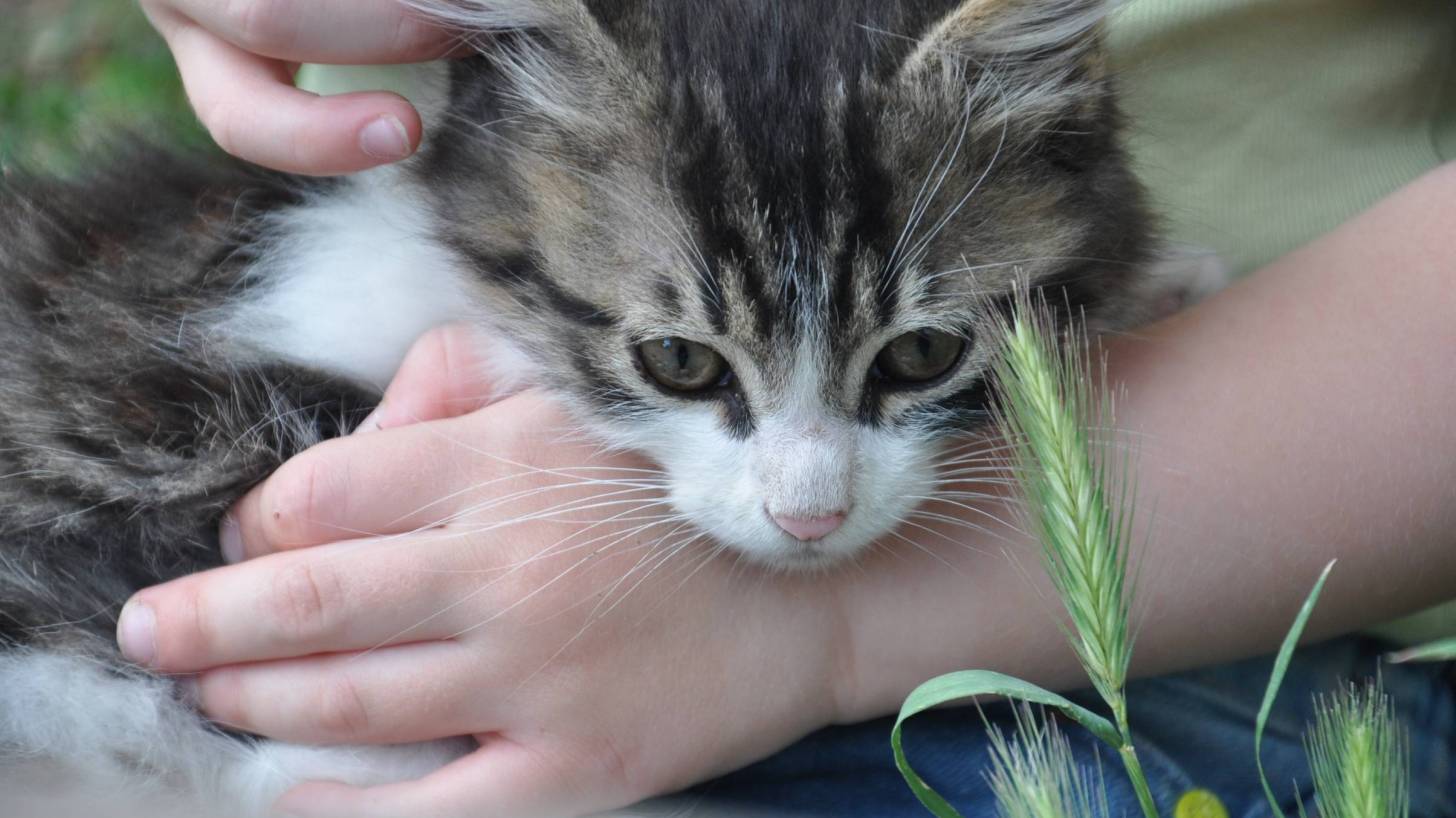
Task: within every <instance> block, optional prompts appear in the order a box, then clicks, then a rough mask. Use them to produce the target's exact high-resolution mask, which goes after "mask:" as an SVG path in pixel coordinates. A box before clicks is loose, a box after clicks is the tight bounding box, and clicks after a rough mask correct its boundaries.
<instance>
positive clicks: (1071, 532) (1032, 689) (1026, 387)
mask: <svg viewBox="0 0 1456 818" xmlns="http://www.w3.org/2000/svg"><path fill="white" fill-rule="evenodd" d="M1013 307H1014V310H1013V312H1012V315H1011V316H1010V317H1009V318H1008V319H1007V321H1006V323H1005V325H1004V326H1003V327H1002V333H1001V335H1002V339H1003V340H1002V349H1001V351H1000V355H999V356H998V363H997V365H996V366H995V369H994V373H993V374H994V375H995V377H996V379H997V381H998V384H997V385H998V391H999V394H1000V406H999V411H998V420H999V424H998V425H999V426H1000V428H1001V430H1002V433H1003V435H1004V436H1005V438H1006V440H1007V442H1008V444H1009V445H1008V448H1009V450H1010V451H1012V452H1013V453H1014V454H1013V455H1012V459H1013V465H1014V466H1015V469H1016V476H1017V479H1018V481H1019V482H1020V483H1021V488H1022V492H1023V494H1024V495H1025V497H1026V505H1027V511H1026V514H1027V517H1028V523H1029V526H1030V527H1031V528H1032V530H1033V531H1034V532H1035V533H1036V534H1037V535H1038V536H1039V539H1040V540H1041V544H1042V562H1043V565H1044V566H1045V568H1046V570H1047V573H1048V574H1049V575H1050V576H1051V579H1052V583H1053V585H1054V586H1055V587H1056V590H1057V592H1058V594H1059V595H1060V596H1061V598H1062V601H1063V604H1064V605H1065V606H1066V609H1067V612H1068V614H1069V615H1070V619H1071V627H1070V628H1069V629H1068V630H1067V636H1068V639H1069V641H1070V642H1071V643H1072V647H1073V649H1074V650H1075V651H1076V654H1077V657H1078V658H1079V659H1080V660H1081V662H1082V664H1083V666H1084V667H1085V668H1086V670H1087V674H1088V677H1089V678H1090V679H1091V681H1092V685H1093V687H1094V688H1096V690H1097V691H1098V693H1099V694H1101V696H1102V698H1103V699H1104V700H1105V701H1106V702H1107V704H1108V706H1109V707H1110V708H1111V709H1112V713H1113V721H1111V722H1110V721H1108V720H1107V719H1105V718H1103V717H1102V716H1099V715H1097V714H1096V713H1093V712H1091V711H1089V710H1087V709H1086V708H1084V707H1080V706H1078V705H1076V704H1074V703H1073V702H1071V701H1069V700H1067V699H1066V698H1064V697H1062V696H1059V695H1057V694H1055V693H1052V692H1050V691H1047V690H1043V689H1041V688H1039V687H1037V686H1035V685H1033V684H1031V683H1029V682H1025V681H1022V680H1020V679H1014V678H1012V677H1009V676H1006V675H1004V674H1000V673H994V672H992V671H987V670H967V671H960V672H958V673H950V674H946V675H944V676H939V677H937V678H934V679H931V680H930V681H928V682H926V683H924V684H922V685H921V686H920V687H918V688H916V689H915V691H914V692H912V693H911V694H910V696H909V697H907V698H906V700H905V704H904V705H903V706H902V707H901V709H900V717H899V719H898V720H897V721H896V722H895V727H894V729H893V730H892V731H891V733H890V744H891V747H892V748H893V749H894V752H895V763H896V764H897V766H898V767H899V768H900V772H901V774H902V775H904V776H905V782H906V783H907V784H908V785H909V786H910V789H911V791H912V792H914V793H915V795H916V797H917V798H919V799H920V802H921V803H922V804H924V805H925V806H926V808H927V809H929V810H930V811H931V812H933V813H934V814H935V815H937V816H940V817H941V818H958V816H959V815H960V813H958V812H956V810H955V809H954V808H953V807H951V805H950V804H949V803H947V802H946V801H945V800H944V799H943V798H941V797H940V796H939V795H938V794H936V793H935V791H934V790H933V789H931V788H930V786H929V785H928V784H926V782H925V781H924V780H922V779H921V778H920V776H919V775H917V774H916V773H915V771H914V770H913V769H911V767H910V764H909V762H908V761H907V760H906V757H905V753H904V750H903V748H902V746H901V727H902V725H903V724H904V722H905V720H906V719H908V718H911V717H912V716H914V715H915V714H917V713H921V712H923V711H925V710H926V709H929V708H931V707H936V706H939V705H942V704H946V703H949V702H952V701H956V700H958V699H965V698H972V697H976V696H1005V697H1008V698H1012V699H1017V700H1020V701H1023V702H1033V703H1037V704H1041V705H1045V706H1048V707H1053V708H1056V709H1057V710H1058V711H1059V712H1061V713H1062V714H1063V715H1065V716H1067V717H1069V718H1071V719H1072V720H1074V721H1076V722H1077V723H1078V724H1080V725H1081V726H1083V727H1085V728H1087V729H1088V730H1089V731H1091V732H1092V733H1093V734H1094V735H1096V736H1097V737H1098V738H1101V739H1102V740H1103V741H1104V742H1106V743H1107V744H1108V745H1109V746H1111V747H1113V748H1114V749H1115V750H1116V751H1117V754H1118V757H1119V758H1120V759H1121V760H1122V763H1123V766H1124V768H1125V769H1126V770H1127V774H1128V777H1129V779H1130V780H1131V782H1132V785H1133V790H1134V792H1136V793H1137V796H1138V803H1139V805H1140V806H1141V807H1142V811H1143V814H1144V816H1145V818H1157V815H1158V811H1157V805H1156V804H1155V803H1154V801H1153V797H1152V793H1151V791H1150V790H1149V788H1148V783H1147V777H1146V776H1145V775H1144V774H1143V770H1142V765H1141V763H1140V762H1139V761H1138V757H1137V752H1136V750H1135V749H1134V748H1133V744H1132V731H1131V729H1130V728H1129V726H1128V718H1127V702H1126V699H1125V697H1124V695H1123V688H1124V686H1125V684H1126V682H1127V670H1128V665H1129V662H1130V659H1131V654H1132V638H1131V635H1130V634H1129V631H1128V608H1129V601H1130V598H1131V593H1132V589H1131V586H1130V583H1129V582H1128V579H1127V569H1128V554H1129V547H1128V544H1129V538H1130V536H1131V526H1130V521H1131V519H1132V512H1133V507H1132V503H1131V500H1130V495H1131V492H1129V491H1127V489H1128V484H1127V481H1126V480H1125V479H1120V480H1113V479H1112V475H1111V474H1109V472H1108V469H1107V465H1106V464H1107V463H1108V462H1110V461H1111V457H1110V455H1109V451H1110V450H1104V449H1102V448H1100V447H1099V445H1098V444H1097V443H1096V442H1095V441H1094V440H1093V439H1092V437H1091V436H1090V435H1089V434H1088V432H1087V428H1088V426H1087V424H1088V423H1089V422H1099V423H1100V422H1102V421H1106V420H1109V419H1110V417H1111V412H1110V408H1109V400H1108V399H1107V398H1106V397H1105V395H1104V393H1102V392H1100V391H1098V390H1099V389H1100V383H1101V381H1093V380H1092V379H1091V378H1089V376H1088V373H1087V371H1086V370H1085V365H1086V363H1087V356H1086V354H1085V352H1081V350H1085V349H1086V346H1085V344H1084V343H1082V341H1084V339H1082V338H1080V337H1077V336H1076V335H1075V334H1074V333H1069V335H1068V340H1071V341H1073V342H1074V343H1073V344H1071V346H1072V348H1073V349H1074V350H1078V352H1074V353H1072V354H1070V355H1064V354H1063V353H1062V352H1060V351H1059V349H1058V347H1057V346H1056V339H1057V335H1056V333H1054V332H1053V331H1052V330H1051V329H1050V327H1051V321H1050V320H1049V318H1048V317H1047V316H1046V311H1045V309H1044V308H1042V307H1041V306H1040V305H1033V303H1032V301H1031V298H1030V296H1028V295H1026V294H1023V295H1022V296H1020V297H1019V298H1018V299H1017V300H1016V301H1015V302H1014V304H1013ZM1094 395H1096V396H1097V398H1096V399H1095V400H1094V399H1093V396H1094ZM1122 465H1123V471H1122V472H1121V475H1123V476H1124V477H1125V475H1126V474H1127V471H1126V466H1127V461H1126V460H1123V461H1122ZM1109 495H1113V496H1120V497H1123V498H1124V499H1123V500H1122V501H1120V502H1118V503H1117V504H1115V505H1114V504H1111V503H1109V502H1108V497H1109Z"/></svg>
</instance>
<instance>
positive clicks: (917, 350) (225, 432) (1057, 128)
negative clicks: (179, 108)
mask: <svg viewBox="0 0 1456 818" xmlns="http://www.w3.org/2000/svg"><path fill="white" fill-rule="evenodd" d="M429 5H430V11H431V12H433V13H435V14H437V15H438V16H439V17H441V18H442V19H444V20H446V21H448V22H450V23H451V24H453V25H457V26H459V27H462V28H464V29H465V30H467V31H472V32H475V36H474V39H473V42H474V44H475V45H476V46H477V47H478V49H479V51H480V55H479V56H476V57H473V58H470V59H464V60H460V61H457V62H455V63H454V64H453V65H452V66H451V69H450V73H451V78H450V84H449V93H448V102H447V103H445V104H444V106H443V109H442V110H441V111H438V112H436V113H437V114H438V121H436V122H434V123H433V125H432V128H431V131H430V133H431V141H430V144H429V146H428V148H427V149H426V150H425V151H424V152H423V153H422V154H421V155H420V156H419V157H418V158H417V159H415V160H412V161H411V162H409V163H407V164H406V165H404V166H403V167H399V168H391V169H384V170H378V171H373V172H369V173H365V174H361V175H358V176H356V177H353V178H348V179H341V180H313V179H300V178H292V177H287V176H282V175H278V174H272V173H266V172H263V171H260V170H257V169H253V168H249V167H245V166H242V165H240V164H238V163H235V162H230V161H224V160H220V159H218V160H214V159H208V160H188V159H185V158H180V157H178V156H175V155H171V154H164V153H159V152H155V151H152V150H149V149H143V148H132V149H130V150H129V152H126V153H123V154H122V155H120V156H117V157H116V158H114V159H113V160H112V161H111V162H110V163H109V164H108V165H107V166H106V167H105V168H103V169H101V170H98V171H97V172H96V173H94V174H92V175H90V176H86V177H84V178H81V179H78V180H72V181H64V180H46V179H33V178H23V177H18V176H12V177H10V178H7V180H6V181H5V189H4V193H3V197H0V345H3V347H4V349H5V350H6V352H5V354H4V355H3V356H0V475H3V478H0V793H4V794H0V799H4V798H10V799H13V803H12V805H10V806H7V808H6V814H7V815H9V814H15V812H14V810H18V809H36V808H35V807H22V806H18V805H19V804H21V803H22V802H21V801H19V800H18V799H19V798H20V796H19V795H17V793H18V792H20V790H19V789H18V786H19V784H20V783H21V782H22V781H24V782H25V783H27V784H28V785H29V789H30V790H31V791H34V792H39V793H40V795H39V796H37V797H42V798H43V797H44V795H45V793H47V792H52V791H60V790H61V789H62V788H65V789H68V790H72V789H74V790H77V791H79V792H83V793H84V792H85V791H87V790H86V788H88V787H89V788H90V791H91V792H93V793H102V794H103V795H104V797H105V798H106V799H107V803H108V804H110V805H112V807H111V811H112V813H113V814H115V812H116V807H115V804H116V803H117V802H116V801H115V800H114V799H115V798H117V797H119V794H122V793H134V794H136V795H137V796H138V797H139V798H151V799H153V800H152V806H150V807H149V809H163V808H167V807H172V806H175V808H176V809H177V810H179V811H181V812H188V811H190V810H193V809H194V806H189V805H196V804H198V803H201V804H207V805H211V806H210V808H211V809H214V810H215V809H216V808H217V807H216V805H218V804H225V805H236V810H235V811H236V813H237V814H238V815H253V814H260V813H261V812H262V811H263V810H264V809H265V808H266V805H267V804H268V803H269V802H270V800H271V799H272V798H274V797H276V796H277V795H278V794H279V793H280V792H281V791H282V790H283V789H285V788H286V787H287V786H289V785H291V784H292V783H294V782H296V781H298V780H301V779H306V778H311V777H318V778H329V779H336V780H345V781H354V782H359V783H370V782H380V781H385V780H394V779H399V778H406V777H412V776H416V775H419V774H422V773H423V772H425V771H427V770H429V769H432V768H433V767H435V766H438V765H439V764H441V763H443V762H444V761H446V760H448V759H449V758H450V757H452V756H453V754H456V753H458V752H460V751H461V750H462V748H461V747H459V746H456V745H451V744H449V743H443V744H435V745H425V746H422V747H413V748H391V749H374V750H361V749H355V748H335V749H332V750H331V749H324V748H303V747H291V746H286V745H281V744H277V743H272V742H266V741H256V740H251V739H244V738H240V737H236V736H229V735H225V734H224V733H222V732H220V731H217V730H215V729H213V728H211V727H209V726H208V725H206V724H205V723H204V722H203V721H202V720H200V719H199V718H198V717H197V716H196V715H195V714H194V713H193V712H192V711H191V710H190V709H189V708H188V707H187V706H186V703H185V702H182V701H181V700H180V698H179V696H178V694H177V693H176V692H175V690H174V689H173V687H172V685H171V684H170V683H168V682H165V681H163V680H160V679H157V678H155V677H152V676H149V675H148V674H145V673H143V672H141V671H139V670H137V669H135V668H132V667H129V666H128V665H127V664H126V663H125V662H123V661H122V660H121V659H120V657H119V656H118V654H117V652H116V649H115V647H114V641H113V632H114V628H115V624H116V622H115V617H116V614H117V612H118V610H119V608H120V605H121V603H122V602H123V601H125V600H126V599H127V598H128V597H129V596H130V595H131V594H132V593H133V592H134V591H136V590H138V589H140V588H142V587H145V586H148V585H151V584H154V583H157V582H161V581H164V580H167V579H169V578H172V577H176V576H178V575H181V574H184V573H188V572H193V571H199V570H203V569H206V568H209V567H212V566H215V565H216V564H218V553H217V552H218V548H217V541H216V534H215V532H216V528H217V524H218V520H219V517H220V515H221V514H222V513H223V511H224V509H226V508H227V507H228V506H229V505H230V504H231V503H232V502H233V501H234V500H236V499H237V498H238V497H239V496H241V494H242V493H243V492H244V491H246V490H247V489H248V488H249V487H250V486H251V485H253V484H255V483H257V482H258V481H259V480H261V479H262V478H263V477H264V476H266V475H267V474H268V473H269V472H270V471H271V470H272V469H274V468H275V467H277V466H278V465H279V464H280V463H282V462H283V461H284V460H285V459H287V458H288V457H289V456H291V455H293V454H295V453H296V452H298V451H300V450H302V449H304V448H306V447H308V446H310V445H312V444H314V443H316V442H318V441H320V440H322V439H325V438H327V437H330V436H334V435H338V434H342V433H344V432H345V431H347V430H348V429H349V428H351V426H352V425H354V424H356V423H357V422H358V421H359V419H360V418H361V417H362V416H363V415H364V414H366V413H367V412H368V411H369V410H370V408H371V406H372V404H373V403H374V402H375V401H376V400H377V397H378V394H379V389H380V387H381V386H382V385H383V384H385V383H386V382H387V381H388V380H389V378H390V376H391V373H392V372H393V370H394V368H395V367H396V366H397V365H398V362H399V361H400V358H401V357H402V355H403V353H404V351H405V349H406V348H407V346H408V344H409V343H410V342H411V341H412V339H414V338H415V337H416V336H417V335H419V334H420V333H421V332H423V331H424V330H426V329H428V328H429V327H431V326H434V325H437V324H440V323H444V322H447V321H451V320H469V321H473V322H475V323H476V324H478V325H479V326H480V327H481V328H482V329H484V330H485V331H486V332H488V333H490V334H492V335H493V336H494V337H496V338H497V339H499V342H498V343H494V344H493V348H500V349H502V350H505V351H504V352H502V353H501V354H500V356H499V357H498V359H497V360H496V361H495V362H494V363H495V365H496V366H497V367H498V368H499V370H500V372H499V373H497V374H498V375H499V376H500V377H501V378H503V379H506V380H510V381H512V382H515V383H532V384H538V385H542V386H544V387H546V388H549V389H550V390H552V391H553V392H554V393H555V394H556V395H557V396H559V397H560V398H561V399H562V400H563V401H565V402H566V403H567V404H569V406H570V407H571V409H572V410H573V411H574V412H575V414H576V416H577V417H579V419H580V420H581V422H582V423H583V425H584V426H585V427H586V428H588V429H590V430H591V431H592V432H593V433H595V434H596V435H598V436H600V437H601V438H602V439H604V440H606V441H609V442H612V443H614V444H620V445H626V446H629V447H631V448H634V449H637V450H640V451H642V452H643V453H645V454H647V455H648V456H650V457H652V458H653V459H655V460H656V461H657V462H658V463H659V464H661V466H662V467H663V468H664V469H665V470H666V471H667V473H668V475H669V476H670V484H671V489H670V499H671V501H672V502H673V504H674V505H675V506H676V508H677V509H678V510H679V511H681V512H682V513H684V514H686V515H687V516H688V517H690V518H691V519H692V521H693V522H694V523H695V524H696V525H697V526H698V527H699V528H700V529H701V530H702V531H704V532H706V533H707V534H708V535H710V536H711V537H712V538H713V539H715V540H717V541H719V542H721V543H723V544H726V545H728V546H731V547H733V548H735V549H737V550H738V551H739V552H740V553H741V554H743V555H746V556H748V557H750V558H751V559H753V560H755V561H757V562H760V563H763V564H765V565H769V566H776V567H780V568H804V567H815V566H825V565H829V564H832V563H835V562H838V561H843V560H847V559H850V558H852V557H853V556H854V555H855V554H857V553H859V552H860V551H861V550H862V549H864V548H865V547H866V546H867V545H868V544H870V543H871V542H872V541H874V540H875V539H877V538H879V537H881V536H884V535H886V534H887V533H888V532H890V531H891V530H892V529H894V528H895V526H896V525H897V524H898V523H899V522H900V521H901V520H902V519H903V518H904V517H905V515H906V514H908V513H909V512H910V511H911V510H912V507H913V506H914V504H915V503H916V499H915V498H917V497H924V496H927V495H929V494H931V493H933V492H934V491H935V476H934V475H935V462H936V455H937V453H938V451H939V447H940V445H941V443H942V442H943V441H944V440H945V439H946V438H947V437H948V436H951V435H954V434H957V433H960V432H963V431H965V430H967V429H969V428H974V427H975V426H977V425H978V424H980V423H982V422H983V421H984V419H985V418H986V414H987V411H986V407H987V400H988V394H987V387H986V377H985V376H986V366H987V360H988V345H987V344H985V343H983V342H982V341H983V339H984V338H985V337H986V333H987V332H989V331H990V330H989V327H990V319H991V318H992V317H993V315H994V314H995V312H996V310H997V309H998V308H999V305H1001V304H1004V302H1005V299H1006V298H1007V297H1008V295H1009V294H1010V292H1011V291H1012V289H1013V287H1014V286H1015V284H1016V282H1017V281H1018V280H1021V279H1022V278H1024V279H1026V280H1029V281H1030V283H1031V284H1032V286H1034V287H1038V288H1042V289H1044V290H1046V291H1047V293H1048V298H1049V300H1050V301H1051V302H1052V303H1057V304H1066V305H1067V306H1068V307H1069V308H1070V310H1071V311H1077V312H1082V313H1085V315H1086V316H1087V318H1088V320H1089V321H1090V322H1091V323H1092V324H1093V325H1094V326H1096V327H1116V326H1123V325H1129V324H1132V323H1136V322H1137V321H1139V320H1141V319H1142V318H1145V317H1147V316H1148V314H1149V313H1148V312H1147V310H1148V305H1149V304H1151V303H1153V302H1155V301H1157V300H1158V298H1156V297H1154V296H1156V295H1157V294H1158V293H1160V292H1163V291H1164V290H1166V287H1163V285H1160V284H1157V283H1156V282H1154V283H1153V284H1150V283H1149V279H1148V277H1147V275H1146V273H1145V270H1146V268H1147V266H1148V264H1149V263H1150V262H1151V261H1152V255H1153V253H1152V249H1151V248H1152V244H1151V239H1150V230H1149V227H1148V224H1149V219H1148V216H1147V214H1146V212H1145V207H1144V202H1143V195H1142V193H1141V191H1140V189H1139V187H1138V185H1137V183H1136V182H1135V180H1134V179H1133V176H1132V174H1131V173H1130V171H1129V168H1128V163H1127V159H1126V156H1125V154H1124V152H1123V149H1122V147H1121V146H1120V143H1119V139H1118V131H1119V116H1118V112H1117V105H1116V98H1115V93H1114V89H1113V84H1112V82H1111V80H1110V78H1109V77H1108V74H1107V71H1106V68H1105V64H1104V60H1103V55H1102V48H1101V40H1100V34H1099V28H1100V23H1101V20H1102V18H1103V17H1104V15H1105V11H1106V8H1105V4H1104V3H1102V2H1094V0H965V1H964V2H953V0H900V1H899V2H887V1H886V0H837V1H832V0H796V1H795V2H789V3H784V2H777V0H700V1H699V2H691V3H688V2H681V0H616V1H615V2H613V1H611V0H452V1H447V0H430V2H429ZM60 782H66V783H60ZM78 782H79V783H78ZM48 788H49V789H48ZM26 803H29V802H26ZM37 803H39V802H37ZM159 804H160V805H161V806H160V807H159V806H157V805H159ZM49 809H52V810H53V809H54V804H53V803H52V807H51V808H49ZM46 814H51V813H49V812H47V813H46Z"/></svg>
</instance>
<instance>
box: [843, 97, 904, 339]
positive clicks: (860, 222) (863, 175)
mask: <svg viewBox="0 0 1456 818" xmlns="http://www.w3.org/2000/svg"><path fill="white" fill-rule="evenodd" d="M876 124H877V123H876V119H875V116H874V113H873V111H871V109H870V106H869V105H868V103H867V102H866V100H865V94H864V92H863V91H862V90H856V91H855V92H853V93H851V94H850V95H849V99H848V101H847V104H846V108H845V112H844V129H845V134H844V137H845V166H846V167H845V169H844V172H845V173H846V174H848V176H849V190H848V197H849V201H850V203H851V206H852V207H853V208H854V210H853V216H852V217H851V219H850V222H849V226H848V228H847V230H846V231H845V239H844V243H843V245H842V246H841V247H840V250H839V257H838V259H836V262H835V270H834V274H835V276H836V280H835V282H834V309H835V314H836V317H837V318H838V319H839V320H841V321H845V320H848V319H849V318H850V316H851V315H852V313H853V311H854V299H855V293H856V291H857V290H858V287H857V286H856V283H857V282H856V281H855V275H854V262H855V257H856V255H860V254H867V255H869V256H870V257H871V258H877V259H887V258H888V256H889V252H890V241H891V240H892V239H891V237H890V212H889V207H890V201H891V198H892V197H893V196H894V193H895V186H894V181H893V179H892V177H891V176H890V174H889V172H888V171H887V170H886V169H885V167H884V165H883V163H882V162H881V159H880V155H879V151H880V140H879V132H878V130H877V128H876ZM871 283H874V282H873V281H871ZM887 318H888V316H886V315H883V314H882V315H881V316H880V320H881V321H884V320H887Z"/></svg>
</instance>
